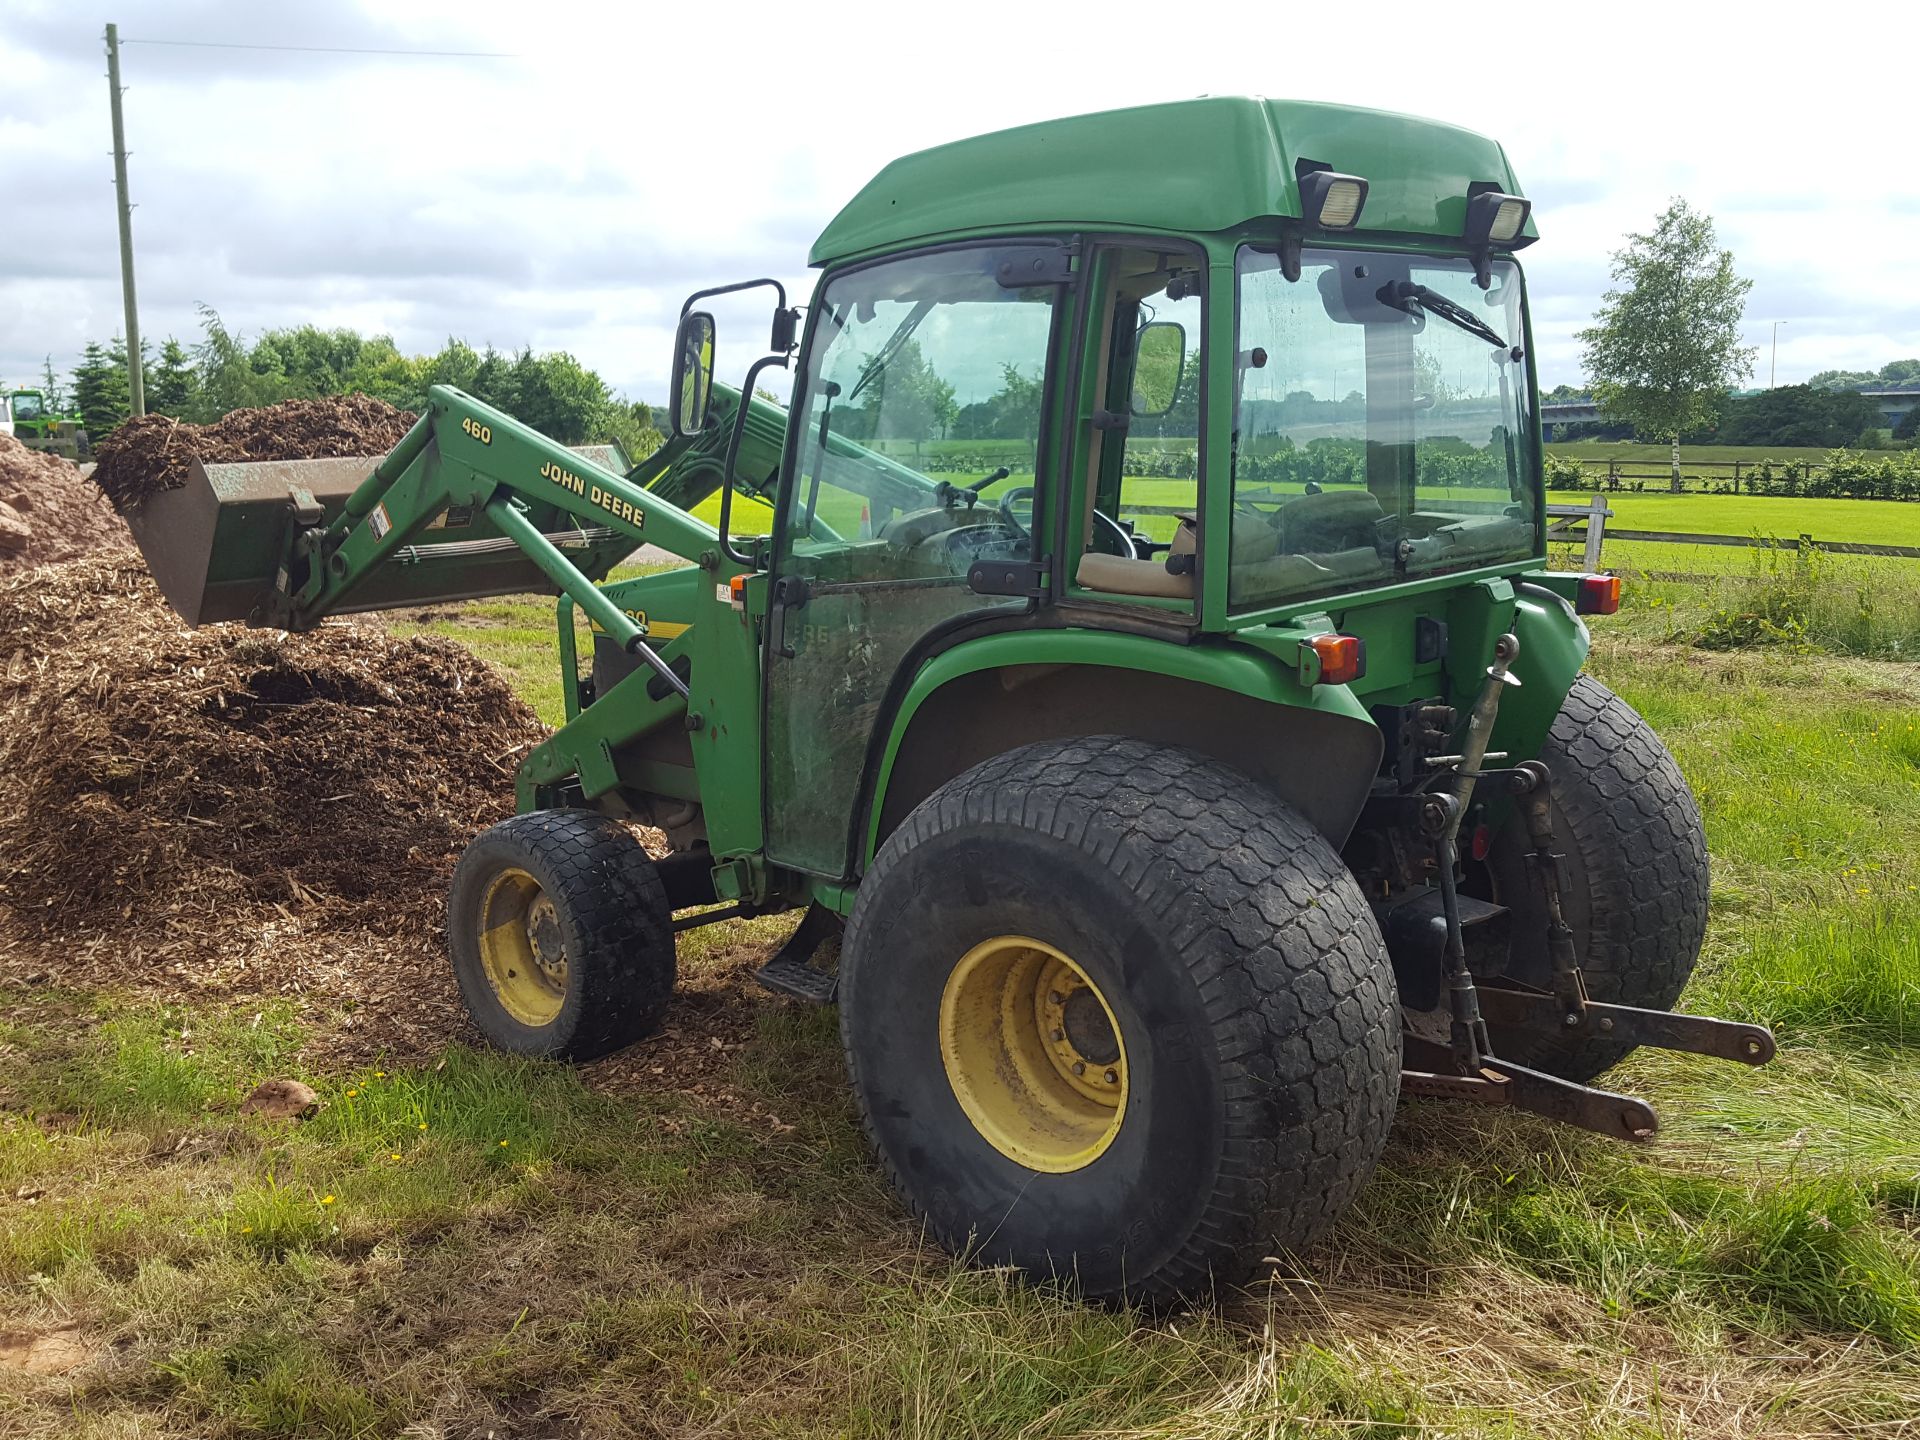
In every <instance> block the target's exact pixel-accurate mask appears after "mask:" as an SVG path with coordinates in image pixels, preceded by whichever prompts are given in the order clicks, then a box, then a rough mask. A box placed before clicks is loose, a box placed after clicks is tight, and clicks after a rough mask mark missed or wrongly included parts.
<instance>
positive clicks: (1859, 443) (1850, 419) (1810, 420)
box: [1540, 362, 1920, 450]
mask: <svg viewBox="0 0 1920 1440" xmlns="http://www.w3.org/2000/svg"><path fill="white" fill-rule="evenodd" d="M1900 363H1905V362H1895V364H1900ZM1913 363H1920V362H1913ZM1886 368H1887V369H1889V370H1892V369H1893V368H1894V366H1893V365H1889V366H1887V367H1886ZM1826 373H1827V374H1829V375H1833V374H1838V373H1841V372H1838V371H1828V372H1826ZM1820 379H1821V377H1820V376H1817V375H1816V376H1815V377H1814V378H1813V379H1812V380H1809V381H1808V382H1807V383H1806V384H1804V385H1781V386H1779V387H1777V388H1775V389H1772V390H1762V391H1759V392H1757V393H1756V394H1752V395H1721V396H1719V397H1717V398H1715V399H1712V400H1710V401H1709V403H1708V410H1707V417H1708V418H1707V420H1706V422H1705V423H1704V424H1701V425H1696V426H1694V427H1692V428H1691V429H1687V430H1683V431H1681V432H1680V440H1681V443H1682V444H1686V445H1779V446H1782V447H1786V446H1818V447H1820V448H1822V449H1827V450H1833V449H1843V448H1847V449H1856V450H1875V449H1881V448H1883V447H1884V446H1885V445H1886V444H1887V443H1889V442H1890V441H1898V440H1912V439H1914V438H1915V427H1916V425H1917V424H1920V410H1916V411H1913V412H1909V414H1908V415H1907V417H1906V418H1905V419H1904V420H1903V421H1902V422H1901V423H1900V426H1899V427H1898V428H1897V429H1895V430H1892V431H1888V430H1887V428H1886V423H1887V422H1886V417H1885V416H1884V415H1882V414H1881V412H1880V407H1879V406H1878V405H1877V404H1875V403H1874V402H1873V401H1872V400H1869V399H1868V398H1867V397H1866V396H1864V395H1862V394H1860V393H1858V392H1857V391H1855V390H1851V389H1843V388H1835V387H1832V386H1828V385H1823V384H1821V383H1819V382H1820ZM1861 383H1863V384H1875V383H1883V382H1876V381H1872V380H1868V381H1863V382H1861ZM1915 383H1920V382H1915ZM1592 400H1593V396H1592V395H1591V394H1590V393H1589V392H1587V391H1584V390H1580V389H1577V388H1575V387H1574V386H1572V385H1556V386H1555V387H1554V388H1553V389H1552V390H1549V391H1543V392H1542V393H1541V396H1540V401H1541V403H1542V404H1544V405H1563V404H1591V403H1592ZM1555 434H1556V435H1557V436H1559V437H1561V438H1564V439H1567V440H1641V441H1650V442H1652V441H1660V442H1664V441H1665V440H1666V439H1667V437H1666V436H1665V435H1662V434H1648V433H1645V432H1643V431H1641V430H1640V429H1639V428H1638V427H1636V426H1635V425H1633V424H1632V423H1631V422H1630V421H1627V420H1623V419H1602V420H1590V421H1582V422H1575V423H1573V424H1569V425H1558V424H1557V425H1556V427H1555Z"/></svg>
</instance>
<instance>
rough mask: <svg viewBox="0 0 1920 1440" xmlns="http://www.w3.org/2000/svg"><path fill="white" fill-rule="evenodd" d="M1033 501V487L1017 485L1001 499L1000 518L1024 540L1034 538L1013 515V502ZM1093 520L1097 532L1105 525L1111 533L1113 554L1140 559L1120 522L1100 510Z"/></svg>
mask: <svg viewBox="0 0 1920 1440" xmlns="http://www.w3.org/2000/svg"><path fill="white" fill-rule="evenodd" d="M1032 499H1033V486H1031V485H1016V486H1014V487H1013V488H1012V489H1011V490H1008V491H1007V492H1006V493H1004V494H1003V495H1001V497H1000V518H1001V519H1002V520H1004V521H1005V522H1006V524H1007V526H1008V528H1010V529H1011V530H1012V531H1013V532H1014V533H1015V534H1016V535H1018V536H1019V537H1020V538H1021V539H1023V540H1031V539H1032V538H1033V536H1032V531H1031V530H1030V529H1029V528H1028V526H1026V525H1025V524H1022V523H1021V521H1020V518H1019V517H1018V516H1017V515H1015V514H1014V513H1013V502H1014V501H1015V500H1028V501H1031V500H1032ZM1028 518H1029V519H1031V518H1032V512H1031V511H1029V512H1028ZM1093 518H1094V519H1095V520H1096V521H1098V522H1099V525H1096V526H1095V527H1094V528H1095V529H1096V530H1098V529H1099V528H1100V525H1104V526H1106V528H1107V530H1108V531H1109V532H1111V536H1112V540H1113V543H1114V545H1115V547H1116V548H1115V549H1114V551H1113V552H1112V553H1114V554H1115V555H1124V556H1126V557H1128V558H1129V559H1133V558H1137V557H1138V555H1139V552H1138V551H1136V550H1135V549H1134V548H1133V537H1132V536H1131V535H1129V534H1127V532H1126V531H1125V530H1124V529H1122V528H1121V525H1120V522H1119V521H1118V520H1115V519H1114V518H1113V517H1112V516H1111V515H1108V514H1106V513H1105V512H1104V511H1100V510H1096V511H1094V512H1093Z"/></svg>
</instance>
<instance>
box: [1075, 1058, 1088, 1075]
mask: <svg viewBox="0 0 1920 1440" xmlns="http://www.w3.org/2000/svg"><path fill="white" fill-rule="evenodd" d="M1073 1073H1074V1074H1076V1075H1084V1074H1086V1073H1087V1062H1086V1061H1084V1060H1076V1061H1074V1062H1073Z"/></svg>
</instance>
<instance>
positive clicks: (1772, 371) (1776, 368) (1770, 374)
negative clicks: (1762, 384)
mask: <svg viewBox="0 0 1920 1440" xmlns="http://www.w3.org/2000/svg"><path fill="white" fill-rule="evenodd" d="M1786 323H1787V322H1786V321H1784V320H1776V321H1774V322H1773V363H1772V364H1771V365H1769V366H1768V367H1767V388H1768V389H1769V390H1771V389H1773V386H1774V382H1775V381H1777V380H1778V379H1779V378H1780V327H1781V326H1782V325H1784V324H1786Z"/></svg>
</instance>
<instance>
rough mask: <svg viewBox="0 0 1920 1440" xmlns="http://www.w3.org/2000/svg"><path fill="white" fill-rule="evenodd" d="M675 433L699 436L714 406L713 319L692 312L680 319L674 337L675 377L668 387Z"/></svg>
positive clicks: (705, 314) (703, 313) (702, 311)
mask: <svg viewBox="0 0 1920 1440" xmlns="http://www.w3.org/2000/svg"><path fill="white" fill-rule="evenodd" d="M668 394H669V395H670V397H671V403H672V406H673V433H674V434H675V435H680V436H686V435H698V434H699V433H700V432H701V431H702V430H704V429H706V426H707V409H708V407H709V406H710V405H711V404H712V403H713V316H711V315H709V314H707V312H706V311H704V310H693V311H689V312H688V313H687V314H685V315H682V316H681V317H680V328H679V330H678V331H676V332H675V333H674V337H673V378H672V380H671V381H670V382H669V384H668Z"/></svg>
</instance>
